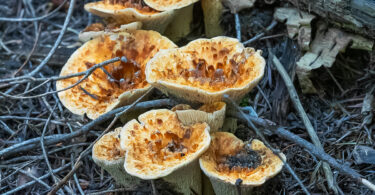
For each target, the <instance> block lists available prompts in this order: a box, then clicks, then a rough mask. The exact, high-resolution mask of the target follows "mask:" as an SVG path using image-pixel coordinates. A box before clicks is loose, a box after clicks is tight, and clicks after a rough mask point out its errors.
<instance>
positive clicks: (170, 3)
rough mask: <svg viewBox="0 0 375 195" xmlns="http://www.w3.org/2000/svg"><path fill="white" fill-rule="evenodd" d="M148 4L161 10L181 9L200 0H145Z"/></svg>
mask: <svg viewBox="0 0 375 195" xmlns="http://www.w3.org/2000/svg"><path fill="white" fill-rule="evenodd" d="M143 1H144V2H145V3H146V4H147V5H148V6H150V7H151V8H153V9H156V10H159V11H168V10H174V9H180V8H183V7H186V6H188V5H190V4H193V3H195V2H198V1H199V0H143Z"/></svg>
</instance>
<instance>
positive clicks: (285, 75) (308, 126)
mask: <svg viewBox="0 0 375 195" xmlns="http://www.w3.org/2000/svg"><path fill="white" fill-rule="evenodd" d="M267 45H270V44H269V43H268V42H267ZM268 52H269V54H270V56H271V57H272V62H273V64H274V65H275V66H276V69H277V71H278V72H279V74H280V76H281V77H282V78H283V80H284V83H285V86H286V87H287V89H288V92H289V96H290V99H291V100H292V102H293V105H294V107H295V109H296V110H297V112H298V113H299V116H300V117H301V119H302V121H303V124H304V125H305V127H306V130H307V133H308V134H309V136H310V139H311V141H312V143H314V145H315V146H317V147H318V148H320V149H322V150H323V146H322V144H321V143H320V140H319V138H318V135H317V134H316V132H315V130H314V127H313V126H312V124H311V122H310V119H309V117H308V116H307V114H306V112H305V109H304V108H303V106H302V103H301V101H300V99H299V97H298V94H297V91H296V89H295V88H294V85H293V82H292V80H291V79H290V77H289V75H288V73H287V72H286V70H285V69H284V66H283V65H282V64H281V62H280V61H279V59H278V58H277V57H276V56H275V55H274V54H273V53H272V51H271V49H270V47H269V48H268ZM322 167H323V171H324V173H325V177H326V179H327V183H328V187H329V188H330V189H332V190H333V191H335V192H336V191H337V188H336V186H335V185H334V182H333V173H332V170H331V167H330V166H329V164H327V163H326V162H323V166H322Z"/></svg>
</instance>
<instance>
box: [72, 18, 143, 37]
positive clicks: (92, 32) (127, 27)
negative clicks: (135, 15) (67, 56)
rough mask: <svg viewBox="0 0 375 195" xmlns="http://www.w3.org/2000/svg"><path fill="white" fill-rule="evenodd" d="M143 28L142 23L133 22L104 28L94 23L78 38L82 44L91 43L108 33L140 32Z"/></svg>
mask: <svg viewBox="0 0 375 195" xmlns="http://www.w3.org/2000/svg"><path fill="white" fill-rule="evenodd" d="M141 28H142V23H141V22H132V23H129V24H122V25H117V24H113V25H112V24H110V25H107V26H104V25H103V24H101V23H94V24H91V25H90V26H88V27H86V28H85V29H84V30H83V31H82V32H80V33H79V35H78V38H79V40H80V41H82V42H86V41H89V40H91V39H93V38H95V37H98V36H101V35H103V34H106V33H107V34H108V33H118V32H131V31H134V30H139V29H141Z"/></svg>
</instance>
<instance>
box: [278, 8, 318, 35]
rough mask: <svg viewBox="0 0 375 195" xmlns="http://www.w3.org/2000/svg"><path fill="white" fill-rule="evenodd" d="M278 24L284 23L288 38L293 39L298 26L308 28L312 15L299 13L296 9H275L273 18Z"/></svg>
mask: <svg viewBox="0 0 375 195" xmlns="http://www.w3.org/2000/svg"><path fill="white" fill-rule="evenodd" d="M273 17H274V18H275V19H276V20H277V21H279V22H286V23H285V24H286V26H287V30H288V36H289V37H290V38H293V37H294V36H295V35H296V34H297V33H298V31H299V28H300V26H308V27H310V23H311V21H312V20H313V19H314V18H315V16H314V15H312V14H309V13H307V12H303V11H299V10H298V9H296V8H284V7H281V8H277V9H276V11H275V14H274V16H273Z"/></svg>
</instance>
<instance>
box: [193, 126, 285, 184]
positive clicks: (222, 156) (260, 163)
mask: <svg viewBox="0 0 375 195" xmlns="http://www.w3.org/2000/svg"><path fill="white" fill-rule="evenodd" d="M211 139H212V143H211V146H210V148H209V149H208V150H207V152H206V153H205V154H204V155H202V157H201V158H200V159H199V163H200V166H201V169H202V170H203V172H204V173H205V174H206V175H207V176H208V177H209V178H211V179H216V180H220V181H223V182H225V183H231V184H233V185H235V183H236V180H237V179H242V184H241V185H243V186H259V185H262V184H263V183H264V182H266V180H267V179H269V178H271V177H273V176H275V175H276V174H278V173H279V172H280V171H281V169H282V167H283V162H282V161H281V160H280V158H279V157H278V156H277V155H275V154H273V153H272V151H271V150H270V149H269V148H267V147H266V146H265V145H264V144H263V142H261V141H259V140H257V139H254V140H253V141H252V142H251V145H250V147H249V148H248V147H246V146H245V144H244V143H243V142H242V140H240V139H238V138H237V137H235V136H234V135H233V134H231V133H227V132H216V133H214V134H212V137H211ZM280 155H281V156H282V157H283V158H284V159H285V156H284V154H280Z"/></svg>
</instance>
